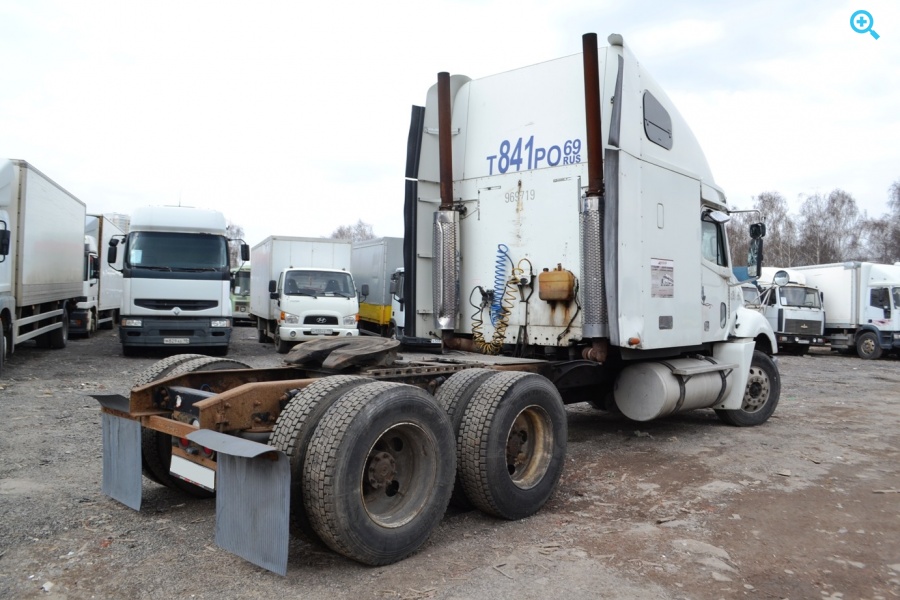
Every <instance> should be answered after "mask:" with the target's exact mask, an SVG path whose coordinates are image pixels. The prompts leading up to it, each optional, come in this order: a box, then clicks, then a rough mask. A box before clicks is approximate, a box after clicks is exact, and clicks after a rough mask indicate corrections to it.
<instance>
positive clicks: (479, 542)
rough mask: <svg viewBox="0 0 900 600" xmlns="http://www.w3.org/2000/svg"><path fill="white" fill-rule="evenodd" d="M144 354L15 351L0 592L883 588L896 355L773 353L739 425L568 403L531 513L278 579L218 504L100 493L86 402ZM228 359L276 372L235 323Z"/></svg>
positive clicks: (899, 381)
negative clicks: (555, 481)
mask: <svg viewBox="0 0 900 600" xmlns="http://www.w3.org/2000/svg"><path fill="white" fill-rule="evenodd" d="M160 357H161V356H159V355H157V356H148V357H141V358H124V357H122V356H121V351H120V348H119V344H118V341H117V338H116V334H115V332H101V333H99V334H98V335H96V336H95V337H94V338H92V339H84V340H71V341H70V342H69V345H68V347H67V348H65V349H63V350H59V351H46V350H40V349H38V348H36V347H34V346H28V345H26V346H25V347H23V348H21V349H20V350H19V351H17V352H16V354H15V355H13V356H12V357H10V358H9V361H8V363H7V365H6V369H5V373H4V379H3V380H0V598H210V599H213V598H215V599H220V598H266V599H269V598H275V597H297V598H300V597H302V598H329V599H331V600H336V599H341V598H353V599H356V600H358V599H365V598H404V599H418V598H446V599H465V598H487V597H492V598H516V599H531V598H541V599H544V598H564V599H566V600H568V599H578V598H592V599H593V598H625V599H629V598H634V599H638V598H640V599H646V598H659V599H687V598H691V599H717V598H760V599H762V598H791V599H807V598H817V599H843V600H849V599H857V598H860V599H861V598H867V599H882V598H885V599H886V598H895V597H900V466H898V455H900V452H898V449H900V429H898V423H900V361H898V359H897V358H886V359H881V360H878V361H863V360H861V359H859V358H856V357H848V356H840V355H837V354H832V353H830V352H820V353H816V354H814V355H812V356H806V357H793V356H784V357H779V365H780V369H781V375H782V395H781V404H780V405H779V407H778V410H777V411H776V412H775V415H774V416H773V418H772V419H770V421H769V422H768V423H766V424H765V425H763V426H761V427H756V428H748V429H737V428H734V427H729V426H726V425H723V424H721V423H720V422H719V421H718V419H717V418H716V417H715V415H714V414H713V412H712V411H695V412H692V413H687V414H685V415H680V416H677V417H672V418H668V419H664V420H661V421H656V422H652V423H640V424H639V423H633V422H630V421H627V420H625V419H624V418H623V417H620V416H610V415H605V414H602V413H598V412H597V411H595V410H593V409H591V408H590V407H588V406H587V405H574V406H570V407H569V408H568V410H569V455H568V458H567V464H566V469H565V472H564V474H563V476H562V480H561V482H560V485H559V488H558V490H557V492H556V493H555V495H554V496H553V497H552V498H551V500H550V502H549V503H548V504H547V505H546V506H545V507H544V508H543V510H541V511H540V512H539V513H538V514H537V515H535V516H533V517H531V518H528V519H524V520H522V521H517V522H505V521H499V520H496V519H494V518H490V517H487V516H484V515H483V514H480V513H478V512H476V511H471V512H461V511H458V510H454V509H451V510H450V511H448V513H447V515H446V516H445V518H444V520H443V522H442V524H441V526H440V527H439V529H438V530H437V531H436V532H435V534H434V535H433V536H432V538H431V539H430V540H429V542H428V543H427V544H426V546H425V547H424V548H423V549H422V550H421V551H420V552H419V553H417V554H416V555H414V556H412V557H410V558H408V559H406V560H404V561H402V562H400V563H398V564H395V565H391V566H388V567H378V568H372V567H364V566H361V565H359V564H356V563H354V562H352V561H350V560H348V559H345V558H343V557H341V556H338V555H336V554H334V553H332V552H331V551H329V550H327V549H325V548H323V547H318V546H313V545H309V544H306V543H304V542H300V541H293V542H292V545H291V548H290V559H289V563H288V573H287V576H286V577H280V576H278V575H275V574H272V573H270V572H268V571H265V570H263V569H260V568H258V567H255V566H253V565H251V564H249V563H247V562H246V561H244V560H242V559H240V558H238V557H236V556H233V555H231V554H229V553H227V552H225V551H223V550H220V549H218V548H217V547H216V546H215V544H214V542H213V539H214V527H215V501H214V500H193V499H190V498H187V497H185V496H183V495H180V494H178V493H176V492H174V491H173V490H169V489H167V488H163V487H160V486H158V485H156V484H154V483H152V482H150V481H148V480H146V479H144V500H143V509H142V511H141V512H140V513H138V512H134V511H132V510H130V509H128V508H126V507H124V506H122V505H120V504H118V503H117V502H115V501H113V500H110V499H109V498H107V497H105V496H104V495H103V494H102V493H101V492H100V479H101V467H102V464H101V433H100V410H99V405H98V404H97V402H96V401H94V400H93V399H92V398H90V396H89V394H91V393H98V392H99V393H122V394H127V390H128V389H129V387H130V382H131V379H132V377H133V376H134V375H135V374H137V373H138V372H140V371H141V370H143V369H144V368H145V367H147V366H149V365H151V364H152V363H153V362H155V361H156V360H158V359H159V358H160ZM229 358H234V359H237V360H242V361H244V362H246V363H248V364H250V365H251V366H270V365H277V364H280V361H281V356H280V355H278V354H276V353H275V351H274V349H273V347H272V346H271V345H262V344H259V343H257V341H256V332H255V330H254V329H251V328H240V329H237V330H236V332H235V343H234V345H233V349H232V352H231V353H230V355H229Z"/></svg>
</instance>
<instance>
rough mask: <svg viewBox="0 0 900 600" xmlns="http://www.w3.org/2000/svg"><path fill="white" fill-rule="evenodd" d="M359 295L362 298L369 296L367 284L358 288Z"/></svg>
mask: <svg viewBox="0 0 900 600" xmlns="http://www.w3.org/2000/svg"><path fill="white" fill-rule="evenodd" d="M359 293H360V295H361V296H362V297H363V298H365V297H366V296H368V295H369V284H368V283H364V284H362V285H361V286H360V287H359Z"/></svg>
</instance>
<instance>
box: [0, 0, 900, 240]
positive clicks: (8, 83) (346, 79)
mask: <svg viewBox="0 0 900 600" xmlns="http://www.w3.org/2000/svg"><path fill="white" fill-rule="evenodd" d="M860 9H865V10H868V11H869V12H870V13H871V14H872V16H873V17H874V27H873V30H874V31H875V32H877V33H878V35H880V38H879V39H877V40H876V39H875V38H874V37H873V36H872V35H871V34H869V33H862V34H860V33H856V32H854V31H853V30H852V29H851V27H850V16H851V14H853V13H854V12H855V11H857V10H860ZM586 32H596V33H597V34H598V37H599V39H600V40H605V39H606V37H607V36H608V34H610V33H613V32H615V33H621V34H622V35H623V36H624V39H625V43H626V45H628V46H629V47H630V48H631V51H632V52H633V53H634V54H635V56H636V57H637V59H638V60H639V61H640V62H641V63H642V64H643V65H644V66H645V67H646V68H647V69H648V70H649V71H650V73H651V74H652V75H653V76H654V78H655V79H656V80H657V81H659V83H660V84H661V85H662V86H663V88H664V89H665V90H666V91H667V92H668V94H669V96H670V97H671V98H672V99H673V100H674V102H675V104H676V105H677V106H678V108H679V110H680V111H681V113H682V114H683V116H684V117H685V118H686V120H687V122H688V123H689V124H690V125H691V127H692V129H693V131H694V133H695V135H696V136H697V138H698V139H699V141H700V143H701V145H702V146H703V148H704V151H705V153H706V157H707V160H708V161H709V163H710V166H711V168H712V171H713V175H714V177H715V180H716V183H717V184H718V185H719V186H721V187H722V188H724V190H725V192H726V194H727V195H728V199H729V201H730V202H731V204H732V205H733V206H735V207H737V208H748V207H749V206H750V205H751V203H752V198H753V196H756V195H757V194H759V193H761V192H764V191H777V192H780V193H781V194H783V195H784V196H785V197H786V198H787V199H788V200H789V202H790V205H791V207H792V209H793V210H795V211H796V210H797V208H798V207H799V203H800V199H801V197H802V196H805V195H808V194H814V193H817V192H819V193H827V192H829V191H831V190H832V189H834V188H841V189H844V190H846V191H847V192H849V193H851V194H852V195H853V196H854V197H855V198H856V200H857V202H858V204H859V206H860V208H861V209H863V210H866V211H867V212H868V213H869V215H870V216H881V215H882V214H883V213H884V212H885V211H886V209H887V198H888V187H889V186H890V185H891V183H892V182H894V181H896V180H898V179H900V114H898V113H900V2H897V1H896V0H866V2H865V3H860V2H843V1H812V0H810V1H805V2H791V1H790V0H781V1H774V0H764V1H761V2H754V1H750V2H722V1H709V2H707V1H700V0H695V1H683V2H668V1H665V2H664V1H661V0H660V1H649V0H647V1H622V0H574V1H571V0H570V1H568V2H561V3H555V2H547V1H546V0H541V1H533V0H517V1H510V2H505V1H492V0H480V1H479V0H459V1H456V2H452V1H444V2H429V1H427V0H416V1H390V0H388V1H384V2H372V1H367V2H355V1H351V2H335V3H328V2H317V3H312V2H298V1H287V0H283V1H258V2H246V1H245V2H232V1H227V0H214V1H213V0H196V1H192V0H177V1H167V0H154V1H153V2H146V1H144V2H136V1H133V0H114V1H92V0H79V1H78V2H71V1H58V2H54V1H44V0H0V56H2V57H3V61H2V64H3V69H2V72H0V73H2V74H0V157H6V158H21V159H24V160H27V161H28V162H30V163H32V164H33V165H34V166H35V167H37V168H38V169H40V170H41V171H43V172H44V173H45V174H46V175H48V176H49V177H50V178H51V179H53V180H55V181H56V182H57V183H59V184H60V185H62V186H63V187H65V188H66V189H68V190H69V191H70V192H72V193H73V194H75V195H76V196H78V197H79V198H80V199H81V200H82V201H84V202H85V203H86V204H87V206H88V211H89V212H95V213H97V212H102V213H106V212H120V213H130V212H131V211H132V210H133V209H134V208H135V207H137V206H141V205H148V204H177V203H179V202H180V203H181V204H184V205H190V206H202V207H208V208H218V209H219V210H221V211H222V212H224V213H225V216H226V217H227V218H228V219H229V220H230V221H233V222H234V223H237V224H239V225H241V226H242V227H243V228H244V230H245V232H246V235H245V239H246V241H247V242H248V243H250V244H251V245H254V244H256V243H258V242H259V241H261V240H262V239H263V238H264V237H265V236H267V235H270V234H281V235H303V236H327V235H329V234H330V233H331V232H332V231H333V230H334V229H335V228H337V227H338V226H339V225H344V224H353V223H355V222H356V221H357V219H362V220H363V221H365V222H368V223H371V224H372V225H373V226H374V230H375V233H376V234H378V235H387V236H401V235H402V234H403V217H402V206H403V174H404V166H405V158H406V137H407V134H408V127H409V115H410V106H411V105H413V104H423V103H424V101H425V94H426V92H427V90H428V88H429V87H430V86H431V85H432V84H433V83H434V82H435V81H436V74H437V73H438V72H439V71H449V72H451V73H461V74H465V75H468V76H470V77H473V78H477V77H483V76H486V75H491V74H494V73H498V72H502V71H506V70H509V69H513V68H517V67H521V66H525V65H529V64H533V63H536V62H542V61H545V60H549V59H553V58H558V57H560V56H566V55H569V54H574V53H578V52H580V51H581V35H582V34H583V33H586ZM604 44H605V42H604ZM511 93H512V91H511ZM516 93H522V90H518V91H516ZM578 108H579V109H580V108H581V107H578Z"/></svg>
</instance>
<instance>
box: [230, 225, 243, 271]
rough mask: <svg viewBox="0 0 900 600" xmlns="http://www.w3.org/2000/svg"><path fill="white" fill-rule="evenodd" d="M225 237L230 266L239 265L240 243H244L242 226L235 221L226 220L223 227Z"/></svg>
mask: <svg viewBox="0 0 900 600" xmlns="http://www.w3.org/2000/svg"><path fill="white" fill-rule="evenodd" d="M225 237H226V238H228V262H229V263H230V264H231V266H232V268H234V267H239V266H241V262H243V261H241V244H242V243H244V228H243V227H241V226H240V225H238V224H237V223H232V222H231V221H228V225H227V226H226V227H225Z"/></svg>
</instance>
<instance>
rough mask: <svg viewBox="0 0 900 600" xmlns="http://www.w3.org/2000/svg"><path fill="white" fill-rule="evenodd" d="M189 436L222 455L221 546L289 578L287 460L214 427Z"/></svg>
mask: <svg viewBox="0 0 900 600" xmlns="http://www.w3.org/2000/svg"><path fill="white" fill-rule="evenodd" d="M187 438H188V439H189V440H191V441H192V442H196V443H197V444H200V445H201V446H204V447H206V448H211V449H212V450H215V451H216V452H218V458H217V464H218V466H217V472H216V545H217V546H219V547H220V548H222V549H224V550H227V551H229V552H231V553H233V554H236V555H238V556H240V557H241V558H243V559H245V560H248V561H250V562H251V563H253V564H255V565H257V566H260V567H262V568H264V569H268V570H269V571H272V572H274V573H278V574H279V575H286V574H287V559H288V536H289V529H288V522H289V518H290V516H289V515H290V493H291V492H290V483H291V471H290V465H289V464H288V460H287V456H286V455H285V454H284V452H281V451H280V450H276V449H275V448H273V447H272V446H267V445H265V444H260V443H258V442H253V441H250V440H245V439H243V438H239V437H235V436H232V435H226V434H224V433H218V432H216V431H212V430H209V429H200V430H198V431H195V432H193V433H190V434H188V436H187ZM138 472H140V465H138Z"/></svg>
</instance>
